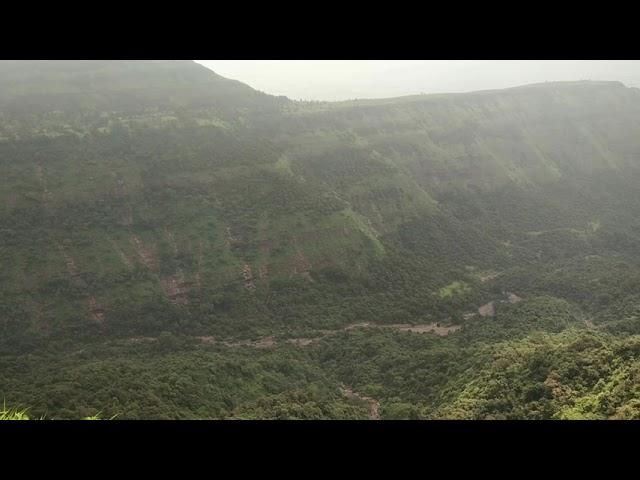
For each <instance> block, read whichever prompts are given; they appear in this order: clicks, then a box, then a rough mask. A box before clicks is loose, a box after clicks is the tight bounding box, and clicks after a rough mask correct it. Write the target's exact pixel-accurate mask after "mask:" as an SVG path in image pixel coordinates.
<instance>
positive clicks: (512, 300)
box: [507, 292, 522, 303]
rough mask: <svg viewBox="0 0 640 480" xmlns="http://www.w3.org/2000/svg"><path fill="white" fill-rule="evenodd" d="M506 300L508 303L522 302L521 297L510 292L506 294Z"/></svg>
mask: <svg viewBox="0 0 640 480" xmlns="http://www.w3.org/2000/svg"><path fill="white" fill-rule="evenodd" d="M507 299H508V301H509V303H518V302H520V301H522V297H519V296H518V295H516V294H515V293H512V292H507Z"/></svg>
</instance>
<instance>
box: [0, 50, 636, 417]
mask: <svg viewBox="0 0 640 480" xmlns="http://www.w3.org/2000/svg"><path fill="white" fill-rule="evenodd" d="M0 112H1V113H0V170H1V171H2V172H3V179H4V181H3V182H1V183H0V202H2V207H1V208H0V262H1V263H0V265H1V266H2V268H1V269H0V283H1V284H2V285H3V288H2V291H1V292H0V325H1V328H2V331H3V336H2V339H1V340H0V355H1V356H0V362H1V363H0V364H1V365H2V366H3V367H4V368H3V369H2V371H4V372H7V373H6V374H4V376H0V393H1V394H2V395H3V396H4V397H5V398H7V399H8V400H10V399H16V401H20V402H24V403H27V404H29V405H34V404H35V407H36V410H37V411H42V412H44V411H45V410H46V411H50V412H55V414H56V415H59V416H62V417H65V418H66V417H73V416H74V415H75V416H89V415H92V414H93V413H95V412H90V411H88V410H87V409H89V408H90V407H95V408H96V409H97V410H104V409H105V408H106V410H108V412H107V413H109V414H110V415H112V414H115V413H123V412H124V416H130V417H134V418H140V417H143V418H194V417H198V418H202V417H209V418H210V417H216V418H219V417H228V416H236V417H243V418H255V417H259V418H271V417H274V416H275V417H278V418H282V417H287V418H289V417H294V418H300V417H302V418H311V417H314V418H316V417H319V418H360V417H361V416H363V415H364V416H365V417H366V416H367V415H373V416H376V415H378V416H379V415H380V412H379V411H378V408H381V411H382V415H383V417H386V418H396V417H398V418H407V417H411V416H414V417H419V418H431V417H439V416H444V417H451V416H455V417H461V418H471V417H474V418H476V417H477V418H488V417H492V418H506V417H509V418H512V417H517V418H522V417H527V418H528V417H532V418H534V417H535V418H549V417H553V416H554V415H555V416H558V417H563V418H564V417H565V416H571V415H573V416H577V415H579V414H581V415H582V414H584V415H585V416H588V415H587V413H588V412H587V410H588V409H587V410H585V408H587V407H584V408H582V407H580V408H582V410H580V409H579V408H578V406H579V405H582V404H579V402H578V400H577V397H576V398H574V397H573V396H571V395H569V394H566V388H568V389H570V390H571V391H573V392H578V391H579V392H580V395H582V397H581V398H583V399H582V400H580V401H582V402H586V403H585V405H587V404H588V405H591V404H590V403H589V401H591V400H589V401H587V400H584V398H587V397H588V396H590V395H591V396H593V395H600V394H601V391H602V388H604V387H602V385H600V386H598V387H597V388H596V384H597V382H598V381H599V380H602V381H603V382H605V383H606V382H610V381H611V382H613V381H614V380H615V381H617V380H616V379H617V377H616V376H615V375H618V373H615V372H621V371H623V370H624V371H625V372H627V371H629V372H630V371H634V370H633V369H634V368H636V363H634V362H636V360H635V357H634V356H633V355H637V354H636V353H632V354H629V355H631V356H630V357H625V360H624V361H622V360H620V361H621V362H622V363H621V364H617V366H616V367H615V368H618V370H615V372H614V371H607V372H600V373H599V374H598V375H596V377H597V378H596V377H593V378H591V377H589V379H588V381H587V380H585V382H587V383H585V384H582V385H580V386H578V385H575V384H573V383H571V382H573V379H572V377H571V375H565V374H564V373H562V372H560V373H558V371H557V368H555V367H557V366H558V365H560V363H559V362H565V364H566V363H567V362H569V363H571V361H570V358H568V356H567V355H568V354H564V353H562V354H561V353H558V354H557V355H558V358H557V361H556V360H553V361H556V364H553V361H550V360H549V361H548V360H545V359H542V360H536V359H537V358H538V357H537V356H536V355H537V354H536V353H535V349H536V348H546V349H547V350H549V351H554V352H555V351H556V350H553V349H554V348H556V347H557V348H559V349H560V350H562V349H565V350H567V351H568V352H570V351H573V350H572V349H574V348H582V347H579V345H583V344H584V345H590V343H589V342H591V343H594V342H595V343H594V345H595V344H597V345H598V347H597V348H598V349H604V350H606V351H607V352H609V351H612V350H611V349H613V350H615V351H632V352H635V351H636V350H634V348H635V347H634V346H633V345H635V343H634V342H635V340H634V338H635V337H633V335H635V334H637V333H639V332H640V323H638V320H637V319H638V318H640V317H637V316H636V315H635V312H637V311H638V308H640V303H638V302H639V301H638V297H637V294H636V293H635V292H636V291H637V288H636V287H637V286H639V285H640V270H639V269H638V266H639V260H640V258H639V256H638V255H639V254H640V249H639V248H638V245H639V243H638V241H637V240H638V235H639V234H640V221H639V220H638V217H637V213H636V212H637V211H638V207H640V204H639V202H640V200H639V199H640V195H638V194H639V193H640V192H639V191H638V190H639V187H638V185H640V182H639V181H638V180H640V171H639V169H638V165H639V164H640V162H639V160H640V135H638V132H639V128H640V91H638V90H637V89H633V88H627V87H625V86H624V85H623V84H621V83H618V82H586V81H585V82H559V83H555V82H554V83H545V84H537V85H529V86H523V87H518V88H512V89H507V90H497V91H484V92H473V93H468V94H448V95H421V96H411V97H400V98H393V99H384V100H360V101H352V102H337V103H327V102H294V101H291V100H289V99H286V98H282V97H273V96H270V95H267V94H264V93H261V92H257V91H255V90H253V89H252V88H251V87H249V86H247V85H244V84H242V83H240V82H237V81H234V80H228V79H225V78H223V77H220V76H218V75H216V74H215V73H213V72H211V71H209V70H207V69H206V68H204V67H202V66H200V65H197V64H195V63H193V62H188V61H73V62H71V61H42V62H40V61H24V62H0ZM516 304H517V305H516ZM416 332H431V333H426V334H425V335H422V336H421V335H417V334H416ZM536 332H538V333H540V332H542V334H544V335H547V337H544V338H543V339H542V340H535V338H536V337H535V335H537V334H538V333H536ZM434 333H435V334H436V335H434ZM563 335H564V336H563ZM629 335H631V336H632V337H629ZM532 338H533V340H532ZM594 338H595V339H594ZM531 342H533V344H535V345H539V347H535V348H534V347H531V345H532V343H531ZM536 342H539V344H537V343H536ZM540 342H542V343H540ZM585 342H586V343H585ZM574 343H575V344H576V345H578V347H574V346H572V345H574ZM540 345H544V347H543V346H540ZM307 347H308V348H307ZM510 348H518V349H522V350H523V351H524V352H526V354H525V356H526V358H529V357H530V361H531V362H538V361H542V362H543V363H544V365H542V366H541V367H540V369H541V370H540V372H543V373H544V375H543V373H539V377H540V378H538V377H535V378H534V377H528V376H527V375H528V373H527V372H530V371H529V370H527V368H529V367H528V365H529V364H528V363H527V362H528V361H529V360H526V361H524V360H523V363H521V364H520V363H519V364H518V368H519V369H520V370H518V373H517V374H516V373H514V376H512V377H508V376H507V377H504V378H503V377H500V378H501V380H500V382H502V383H501V385H503V388H502V389H499V388H498V390H492V391H489V390H486V389H485V388H484V387H483V386H482V387H481V386H478V388H477V389H476V390H469V388H470V387H469V388H466V387H465V385H471V384H470V383H469V382H470V379H469V378H470V377H469V376H471V377H472V378H475V379H485V380H483V381H486V379H489V380H488V381H489V383H490V380H491V379H494V378H497V376H498V374H499V373H500V368H498V367H496V365H494V364H493V363H492V360H490V356H491V353H490V352H491V351H493V352H498V353H499V354H500V355H503V354H504V358H506V359H507V360H504V361H503V362H502V363H505V362H509V361H510V360H508V358H510V357H509V354H508V352H509V351H510V350H509V349H510ZM532 348H533V350H531V349H532ZM584 348H586V349H587V350H586V352H585V357H588V358H589V359H590V361H596V360H594V359H595V356H594V355H595V353H594V352H596V350H597V349H596V350H594V348H595V347H593V348H591V347H584ZM256 349H257V351H258V352H260V353H259V355H258V356H257V357H255V356H254V355H256V354H255V353H254V352H255V351H256ZM625 349H627V350H625ZM597 351H600V350H597ZM498 353H496V355H497V354H498ZM27 354H28V355H27ZM549 355H551V354H549ZM553 355H555V353H554V354H553ZM625 355H626V354H625ZM462 356H464V358H466V359H467V360H464V361H462V360H460V359H461V358H462ZM550 358H551V357H550ZM553 358H555V357H553ZM85 362H89V363H85ZM545 362H546V363H545ZM574 367H575V365H573V364H572V366H571V368H574ZM514 368H515V367H514ZM566 368H569V367H568V366H567V367H566ZM575 368H578V367H575ZM612 368H613V367H612ZM52 369H57V371H59V372H60V373H57V374H56V373H54V371H53V370H52ZM165 370H166V371H171V372H172V373H171V375H170V376H169V377H167V376H163V374H162V372H163V371H165ZM118 371H122V372H123V373H122V377H121V380H118V381H116V380H114V381H116V383H117V386H116V387H113V388H115V390H116V391H117V392H118V395H117V396H116V397H113V395H112V394H111V393H110V390H109V389H108V388H111V387H108V388H107V387H103V386H102V383H103V382H104V379H105V378H114V376H118V374H116V373H115V372H118ZM214 371H215V372H214ZM20 372H23V373H20ZM136 372H138V373H139V374H141V375H142V376H143V377H142V378H146V379H147V380H148V382H147V383H148V385H149V386H148V388H147V389H146V390H145V389H144V388H142V387H141V386H140V385H138V382H140V381H142V380H140V379H139V378H138V374H137V373H136ZM207 372H208V373H207ZM553 372H555V373H553ZM21 375H26V376H27V377H28V381H24V378H22V377H21ZM553 375H555V376H553ZM562 375H565V376H564V377H563V376H562ZM550 376H551V377H550ZM543 377H544V378H543ZM552 377H553V378H554V379H555V380H554V381H556V383H557V382H561V379H564V380H562V381H563V382H565V383H563V385H564V386H563V387H562V388H565V387H566V388H565V390H562V388H560V387H557V386H556V387H553V388H556V389H558V388H560V390H562V391H564V392H565V394H566V395H568V396H567V398H564V397H563V399H558V398H555V397H553V395H554V394H553V388H552V387H549V386H548V385H551V383H553V382H552V381H551V380H549V378H552ZM47 378H48V379H50V380H47V381H46V382H45V383H46V385H47V388H44V389H41V390H38V389H36V385H39V384H41V383H42V381H43V380H42V379H47ZM70 378H73V379H76V380H73V381H71V380H69V379H70ZM238 378H241V379H242V380H237V379H238ZM585 378H586V377H585ZM234 379H235V380H234ZM304 379H307V380H308V382H307V381H306V380H304ZM559 379H560V380H559ZM547 380H549V381H547ZM591 380H593V385H592V384H588V382H591ZM478 381H479V380H478ZM74 382H75V383H74ZM176 382H177V383H179V384H184V385H183V387H184V388H183V390H184V392H187V393H184V392H183V394H182V395H181V396H179V398H177V399H173V400H170V399H169V397H168V396H167V395H166V393H164V392H165V391H166V389H167V388H169V387H168V386H167V385H169V384H170V385H175V384H176ZM181 382H182V383H181ZM238 382H240V384H241V385H240V384H238ZM509 382H512V383H509ZM513 382H515V383H513ZM545 382H547V383H546V384H545ZM567 382H569V383H571V386H567ZM307 383H308V384H309V385H312V386H307ZM561 383H562V382H561ZM516 384H517V385H516ZM339 385H342V387H339ZM345 385H347V386H345ZM504 385H507V386H506V387H504ZM541 385H542V386H541ZM545 385H547V386H545ZM554 385H555V384H554ZM62 386H64V387H62ZM516 387H517V388H516ZM105 388H107V389H105ZM172 388H173V387H172ZM176 388H177V387H176ZM496 388H497V387H496ZM620 388H623V389H627V390H628V389H629V388H631V387H630V386H629V385H627V384H625V386H624V387H620ZM60 389H62V390H60ZM139 389H142V390H144V392H143V393H140V394H139V395H140V396H139V397H136V398H133V397H134V396H135V395H134V394H133V393H131V392H132V391H133V390H139ZM517 389H520V390H522V391H520V390H518V391H519V392H520V393H519V394H518V395H520V394H521V396H520V397H518V398H520V402H521V403H520V404H518V405H516V406H515V407H514V406H513V405H511V404H509V405H510V406H505V405H507V403H505V402H506V400H505V398H510V399H511V400H509V401H511V402H513V400H512V398H513V397H512V396H511V397H509V395H510V394H511V393H513V392H514V391H516V390H517ZM529 390H531V392H533V393H527V392H529ZM560 390H559V391H560ZM208 391H209V393H211V392H215V394H212V396H211V397H210V398H209V399H208V400H206V401H205V400H203V398H204V397H205V396H206V395H208V393H207V392H208ZM56 392H57V393H56ZM92 392H99V393H95V394H94V393H92ZM540 392H542V393H540ZM549 392H551V393H549ZM548 395H550V397H549V398H547V396H548ZM576 395H577V393H576ZM625 395H627V397H624V398H622V397H620V399H619V401H618V400H617V401H618V403H617V404H616V405H617V406H616V408H615V409H613V410H611V411H605V410H606V409H604V410H603V408H604V407H602V408H600V407H598V408H600V410H598V409H597V408H596V409H595V410H589V412H591V413H592V414H593V415H600V416H615V415H621V416H633V415H635V414H636V413H634V412H637V406H633V405H635V404H631V403H629V402H630V401H631V399H632V398H633V395H631V394H628V392H627V393H625ZM112 397H113V398H117V401H116V400H114V399H113V398H112ZM231 397H233V398H235V400H232V399H231ZM589 398H591V397H589ZM375 399H377V400H375ZM544 399H547V400H549V401H548V402H546V400H544ZM374 400H375V401H374ZM105 402H106V403H108V405H107V406H104V403H105ZM375 402H379V403H380V404H381V407H380V405H378V404H376V403H375ZM473 402H475V403H473ZM531 402H534V403H535V402H538V403H539V402H543V403H544V406H541V405H538V403H536V404H535V405H534V406H531V405H530V404H531ZM545 402H546V403H545ZM572 402H574V403H572ZM575 402H578V403H575ZM472 403H473V408H471V407H470V406H469V405H471V404H472ZM69 405H76V406H75V407H73V409H71V407H70V406H69ZM99 405H102V407H101V408H98V406H99ZM303 405H308V407H303ZM309 405H311V406H309ZM376 405H378V406H376ZM496 405H497V406H496ZM525 405H526V406H525ZM576 405H578V406H576ZM516 407H517V408H516ZM543 407H544V408H543ZM589 408H591V407H589ZM594 408H595V407H594ZM38 409H39V410H38ZM576 409H578V410H579V411H578V410H576ZM634 409H635V410H634ZM278 412H280V413H278ZM310 412H312V413H310ZM313 412H315V413H313ZM367 412H369V413H367ZM505 412H506V413H505ZM567 412H568V413H567ZM580 412H582V413H580ZM585 412H587V413H585ZM594 412H595V413H594ZM621 412H622V413H621Z"/></svg>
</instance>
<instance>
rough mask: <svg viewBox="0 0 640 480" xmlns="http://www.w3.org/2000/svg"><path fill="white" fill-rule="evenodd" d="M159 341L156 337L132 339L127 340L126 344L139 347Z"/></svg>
mask: <svg viewBox="0 0 640 480" xmlns="http://www.w3.org/2000/svg"><path fill="white" fill-rule="evenodd" d="M157 341H158V339H157V338H156V337H130V338H127V340H126V343H129V344H132V345H137V344H139V343H152V342H157Z"/></svg>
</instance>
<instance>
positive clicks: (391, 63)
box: [196, 60, 640, 101]
mask: <svg viewBox="0 0 640 480" xmlns="http://www.w3.org/2000/svg"><path fill="white" fill-rule="evenodd" d="M196 61H197V62H198V63H200V64H202V65H204V66H206V67H207V68H210V69H211V70H213V71H215V72H216V73H218V74H219V75H222V76H224V77H227V78H232V79H235V80H240V81H241V82H244V83H247V84H249V85H250V86H252V87H253V88H255V89H257V90H261V91H263V92H265V93H269V94H272V95H285V96H287V97H289V98H291V99H295V100H325V101H337V100H349V99H354V98H385V97H396V96H402V95H415V94H420V93H447V92H469V91H474V90H487V89H500V88H509V87H515V86H518V85H525V84H530V83H539V82H547V81H571V80H616V81H621V82H623V83H624V84H625V85H627V86H630V87H640V61H637V60H615V61H608V60H592V61H591V60H196Z"/></svg>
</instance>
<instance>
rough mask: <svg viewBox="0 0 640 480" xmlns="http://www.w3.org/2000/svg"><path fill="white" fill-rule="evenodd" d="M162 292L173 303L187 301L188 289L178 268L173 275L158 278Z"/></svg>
mask: <svg viewBox="0 0 640 480" xmlns="http://www.w3.org/2000/svg"><path fill="white" fill-rule="evenodd" d="M160 284H161V285H162V289H163V290H164V293H165V294H166V295H167V297H169V301H170V302H171V303H173V304H174V305H186V304H188V303H189V299H188V297H187V294H188V293H189V289H188V288H187V287H186V285H185V279H184V273H182V270H179V271H178V272H177V273H176V274H175V275H172V276H170V277H164V278H161V279H160Z"/></svg>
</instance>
